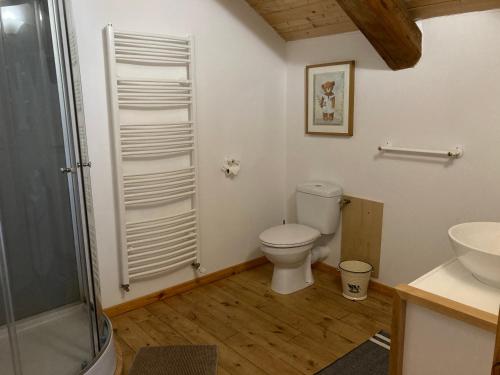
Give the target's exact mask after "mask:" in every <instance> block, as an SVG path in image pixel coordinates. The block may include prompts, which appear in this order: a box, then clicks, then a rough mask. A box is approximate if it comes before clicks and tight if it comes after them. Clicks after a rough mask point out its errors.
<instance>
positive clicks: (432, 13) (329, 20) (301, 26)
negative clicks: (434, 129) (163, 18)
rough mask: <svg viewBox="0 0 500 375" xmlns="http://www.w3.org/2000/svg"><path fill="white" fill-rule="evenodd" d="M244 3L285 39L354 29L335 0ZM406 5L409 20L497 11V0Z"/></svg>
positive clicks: (418, 0) (429, 0) (421, 0)
mask: <svg viewBox="0 0 500 375" xmlns="http://www.w3.org/2000/svg"><path fill="white" fill-rule="evenodd" d="M246 1H247V2H248V4H250V5H251V6H252V7H253V8H254V9H255V10H256V11H257V12H258V13H259V14H260V15H261V16H262V17H264V19H266V21H267V22H268V23H269V24H271V26H272V27H273V28H274V29H275V30H276V31H277V32H278V33H279V34H280V35H281V36H282V37H283V38H284V39H285V40H297V39H304V38H312V37H317V36H323V35H329V34H338V33H343V32H347V31H354V30H356V29H357V28H356V27H355V26H353V25H354V24H353V23H352V21H351V20H350V18H349V17H348V16H347V15H346V14H345V12H344V11H343V9H342V8H341V7H340V6H339V5H338V3H337V1H336V0H246ZM369 1H370V0H365V1H364V2H365V3H366V2H369ZM385 1H386V0H378V1H377V2H379V3H383V2H385ZM401 1H402V0H401ZM406 4H407V8H408V12H409V14H410V16H411V18H413V19H423V18H430V17H437V16H444V15H449V14H457V13H465V12H473V11H482V10H489V9H494V8H500V0H406Z"/></svg>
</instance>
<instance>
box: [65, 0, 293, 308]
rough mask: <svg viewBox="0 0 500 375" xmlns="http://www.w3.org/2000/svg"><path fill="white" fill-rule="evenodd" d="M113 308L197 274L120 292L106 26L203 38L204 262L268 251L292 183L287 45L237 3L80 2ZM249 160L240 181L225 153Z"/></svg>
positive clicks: (99, 220)
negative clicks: (288, 176)
mask: <svg viewBox="0 0 500 375" xmlns="http://www.w3.org/2000/svg"><path fill="white" fill-rule="evenodd" d="M73 12H74V15H75V17H74V18H75V24H76V25H75V26H76V32H77V40H78V47H79V52H80V64H81V74H82V84H83V95H84V105H85V115H86V123H87V129H88V143H89V153H90V158H91V160H92V162H93V165H92V185H93V195H94V205H95V219H96V227H97V241H98V247H99V249H98V250H99V256H98V258H99V266H100V274H101V285H102V297H103V303H104V306H105V307H107V306H111V305H115V304H118V303H121V302H124V301H125V300H129V299H132V298H137V297H138V296H141V295H144V294H147V293H151V292H154V291H157V290H160V289H163V288H166V287H168V286H171V285H173V284H178V283H180V282H183V281H186V280H188V279H191V278H193V272H192V270H190V269H189V268H187V269H184V270H181V271H178V272H175V273H173V274H170V275H168V276H164V277H161V278H157V279H153V280H149V281H143V282H139V283H134V284H132V287H131V292H130V293H128V294H123V293H122V292H120V290H119V276H118V275H119V273H118V271H119V270H118V249H117V242H116V226H115V219H116V218H115V215H114V207H113V186H112V177H111V176H112V165H111V151H110V135H109V130H108V107H107V98H106V81H105V65H104V57H103V34H102V30H103V28H104V26H105V25H106V24H107V23H112V24H113V25H114V26H115V27H116V28H120V29H125V30H132V31H134V30H137V31H142V32H153V33H167V34H174V35H175V34H180V35H185V34H188V33H190V34H193V35H194V36H195V38H196V53H197V55H196V73H197V85H198V86H197V88H198V98H197V99H198V101H197V105H198V119H199V124H198V126H199V164H200V165H199V166H200V168H199V169H200V185H201V189H200V212H201V218H200V219H201V245H202V262H203V266H204V267H205V268H206V269H207V271H208V272H214V271H216V270H219V269H222V268H225V267H228V266H231V265H234V264H237V263H241V262H244V261H246V260H249V259H252V258H255V257H257V256H260V255H261V254H260V252H259V250H258V247H259V244H258V234H259V233H260V232H261V231H262V230H264V229H265V228H267V227H269V226H271V225H274V224H278V223H280V222H281V219H282V216H283V196H284V186H285V168H284V165H285V134H284V130H285V128H284V124H285V121H284V114H285V107H284V103H285V86H286V84H285V74H286V69H285V62H284V56H285V43H284V42H283V41H282V40H281V39H280V38H279V37H278V36H277V35H276V34H275V33H274V31H273V30H272V29H271V28H270V27H269V26H268V25H267V24H266V23H265V22H264V21H263V20H262V19H261V18H260V17H259V16H258V15H257V14H256V13H255V12H254V11H253V10H252V9H251V8H250V7H249V6H248V5H247V4H246V2H244V1H234V0H182V1H179V0H149V1H133V0H105V1H103V0H73ZM226 155H232V156H236V157H238V158H241V162H242V170H241V173H240V175H239V176H238V177H237V178H236V179H234V180H232V181H231V180H228V179H226V178H225V177H224V175H223V173H222V172H221V171H220V167H221V164H222V161H223V158H224V156H226Z"/></svg>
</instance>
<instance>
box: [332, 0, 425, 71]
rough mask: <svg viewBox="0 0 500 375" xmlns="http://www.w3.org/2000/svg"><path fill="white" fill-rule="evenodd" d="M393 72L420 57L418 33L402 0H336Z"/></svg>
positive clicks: (418, 30) (420, 39)
mask: <svg viewBox="0 0 500 375" xmlns="http://www.w3.org/2000/svg"><path fill="white" fill-rule="evenodd" d="M337 2H338V4H339V5H340V6H341V7H342V9H343V10H344V11H345V12H346V13H347V15H348V16H349V17H350V18H351V19H352V21H353V22H354V23H355V24H356V26H357V27H358V28H359V30H361V32H362V33H363V34H364V35H365V36H366V38H367V39H368V40H369V41H370V43H371V44H372V45H373V47H375V49H376V50H377V52H378V53H379V54H380V56H381V57H382V58H383V59H384V61H385V62H386V63H387V65H389V67H390V68H391V69H393V70H399V69H406V68H410V67H412V66H414V65H415V64H416V63H417V62H418V60H420V56H421V55H422V33H421V32H420V29H419V28H418V26H417V25H416V24H415V22H414V21H413V20H412V18H411V16H410V14H409V13H408V9H407V8H406V5H405V3H404V1H403V0H337Z"/></svg>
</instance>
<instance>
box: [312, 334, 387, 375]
mask: <svg viewBox="0 0 500 375" xmlns="http://www.w3.org/2000/svg"><path fill="white" fill-rule="evenodd" d="M390 345H391V339H390V338H389V335H388V334H387V333H385V332H382V331H381V332H379V333H377V334H376V335H375V336H373V337H372V338H371V339H369V340H367V341H365V342H364V343H363V344H361V345H360V346H358V347H357V348H356V349H354V350H352V351H351V352H349V353H347V354H346V355H345V356H343V357H341V358H339V359H337V360H336V361H335V362H333V363H332V364H331V365H330V366H328V367H325V368H324V369H323V370H321V371H319V372H317V373H316V375H388V374H389V352H390Z"/></svg>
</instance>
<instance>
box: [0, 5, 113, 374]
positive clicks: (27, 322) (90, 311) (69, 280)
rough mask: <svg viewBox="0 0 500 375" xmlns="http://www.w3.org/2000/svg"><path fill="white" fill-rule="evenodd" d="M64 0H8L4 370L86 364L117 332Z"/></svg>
mask: <svg viewBox="0 0 500 375" xmlns="http://www.w3.org/2000/svg"><path fill="white" fill-rule="evenodd" d="M67 7H68V4H67V3H66V2H65V1H63V0H0V373H1V374H2V375H31V374H33V375H34V374H37V375H45V374H47V375H49V374H50V375H59V374H61V375H65V374H78V373H80V372H84V371H85V370H86V369H88V368H90V367H91V365H92V363H93V362H95V360H96V358H97V357H98V356H99V353H100V351H101V349H102V348H103V347H104V346H105V344H106V341H107V340H108V341H109V336H110V333H109V332H108V331H107V324H106V319H105V318H104V316H103V315H102V313H101V308H100V302H99V290H98V289H99V284H98V277H97V269H96V267H97V263H96V259H95V241H94V231H93V217H92V210H91V208H92V197H91V193H90V185H89V184H90V180H89V178H90V176H89V168H90V163H89V161H88V158H87V154H86V141H85V131H84V122H83V110H82V103H81V92H80V85H79V70H78V56H77V52H76V46H75V45H74V41H75V38H74V34H73V32H72V29H71V20H70V18H69V16H68V15H69V10H68V9H67Z"/></svg>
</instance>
